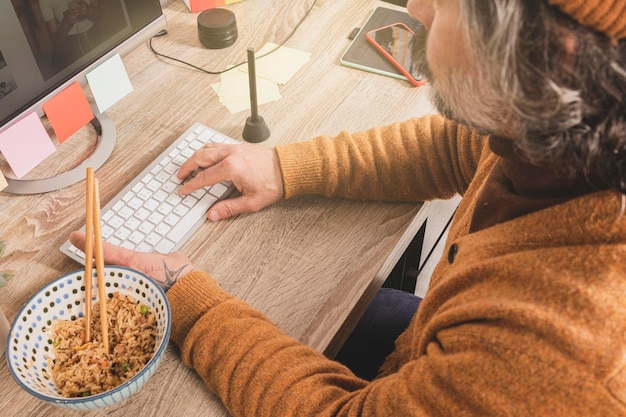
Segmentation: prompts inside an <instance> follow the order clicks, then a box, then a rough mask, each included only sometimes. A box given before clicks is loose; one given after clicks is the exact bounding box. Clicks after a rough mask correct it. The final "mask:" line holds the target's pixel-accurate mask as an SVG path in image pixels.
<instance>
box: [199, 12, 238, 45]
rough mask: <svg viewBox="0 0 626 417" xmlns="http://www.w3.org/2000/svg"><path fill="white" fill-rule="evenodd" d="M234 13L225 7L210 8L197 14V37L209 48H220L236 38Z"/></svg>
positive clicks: (231, 42) (230, 43)
mask: <svg viewBox="0 0 626 417" xmlns="http://www.w3.org/2000/svg"><path fill="white" fill-rule="evenodd" d="M238 34H239V32H238V31H237V21H236V20H235V14H234V13H233V12H231V11H230V10H227V9H220V8H216V9H210V10H205V11H204V12H202V13H200V14H199V15H198V38H199V39H200V42H201V43H202V45H204V46H205V47H207V48H210V49H222V48H226V47H227V46H230V45H232V44H233V43H235V41H236V40H237V35H238Z"/></svg>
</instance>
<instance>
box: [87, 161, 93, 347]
mask: <svg viewBox="0 0 626 417" xmlns="http://www.w3.org/2000/svg"><path fill="white" fill-rule="evenodd" d="M93 188H94V177H93V168H87V201H86V204H85V207H86V208H87V210H86V214H85V343H89V341H91V299H92V293H91V287H92V277H93V218H94V215H93V211H94V210H93V203H94V197H93V191H94V190H93Z"/></svg>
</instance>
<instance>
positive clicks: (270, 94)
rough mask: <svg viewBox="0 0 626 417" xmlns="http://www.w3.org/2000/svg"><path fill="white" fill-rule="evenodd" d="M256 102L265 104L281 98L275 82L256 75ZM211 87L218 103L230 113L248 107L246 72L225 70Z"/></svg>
mask: <svg viewBox="0 0 626 417" xmlns="http://www.w3.org/2000/svg"><path fill="white" fill-rule="evenodd" d="M256 81H257V83H256V90H257V104H259V105H261V104H265V103H269V102H272V101H277V100H280V99H281V95H280V91H278V86H277V85H276V83H274V82H271V81H269V80H265V79H263V78H260V77H257V80H256ZM211 87H212V88H213V90H215V92H216V93H217V95H218V97H219V100H220V103H222V104H223V105H225V106H226V107H227V108H228V110H229V111H230V112H231V113H233V114H234V113H238V112H240V111H244V110H247V109H249V108H250V82H249V80H248V74H247V73H243V72H241V71H234V70H233V71H227V72H225V73H223V74H222V75H221V78H220V82H219V83H215V84H212V85H211Z"/></svg>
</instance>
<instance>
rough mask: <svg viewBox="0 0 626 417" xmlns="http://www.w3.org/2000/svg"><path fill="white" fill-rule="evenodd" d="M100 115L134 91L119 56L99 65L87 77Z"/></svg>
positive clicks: (114, 56)
mask: <svg viewBox="0 0 626 417" xmlns="http://www.w3.org/2000/svg"><path fill="white" fill-rule="evenodd" d="M86 77H87V82H88V83H89V87H90V88H91V92H92V93H93V98H94V99H95V100H96V105H97V106H98V110H99V111H100V113H102V112H105V111H106V110H107V109H108V108H109V107H111V106H112V105H113V104H115V103H117V102H118V101H119V100H120V99H121V98H123V97H125V96H126V95H128V94H129V93H130V92H132V91H133V85H132V84H131V82H130V78H128V73H127V72H126V68H125V67H124V63H123V62H122V58H121V57H120V55H119V54H115V55H113V56H112V57H111V58H109V59H107V60H106V61H104V62H103V63H102V64H100V65H98V67H97V68H95V69H94V70H92V71H90V72H88V73H87V75H86Z"/></svg>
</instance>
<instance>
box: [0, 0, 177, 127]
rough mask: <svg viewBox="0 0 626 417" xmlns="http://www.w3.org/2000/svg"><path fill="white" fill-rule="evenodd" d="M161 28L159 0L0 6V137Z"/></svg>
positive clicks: (12, 0)
mask: <svg viewBox="0 0 626 417" xmlns="http://www.w3.org/2000/svg"><path fill="white" fill-rule="evenodd" d="M164 28H165V17H164V16H163V14H162V11H161V3H160V0H0V133H1V132H2V131H3V130H4V129H6V128H7V127H9V126H10V125H12V124H13V123H14V122H15V121H16V120H19V119H20V118H21V117H22V116H24V115H26V114H29V113H30V112H33V111H34V112H36V113H37V114H39V115H40V116H42V115H43V111H42V109H41V105H42V104H43V103H45V102H46V101H47V100H49V99H50V98H51V97H53V96H54V95H55V94H56V93H57V92H59V91H61V90H62V89H64V88H65V87H67V86H69V85H70V84H71V83H72V82H74V81H79V82H80V83H81V84H83V85H84V84H85V74H86V73H87V72H89V71H90V70H91V69H93V68H95V67H96V66H97V65H99V64H100V63H102V62H104V61H105V60H106V59H108V58H109V57H111V56H113V55H114V54H116V53H119V54H120V55H124V54H125V53H127V52H129V51H131V50H132V49H134V48H136V47H137V46H138V45H139V44H140V43H141V42H145V41H146V40H147V39H148V38H149V37H150V36H152V35H154V34H155V33H156V32H158V31H159V30H161V29H164Z"/></svg>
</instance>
